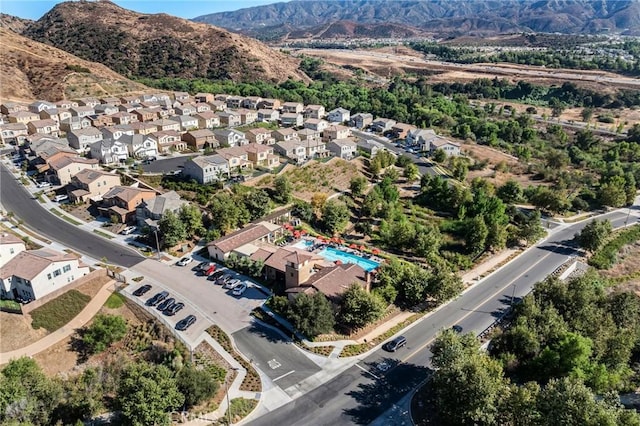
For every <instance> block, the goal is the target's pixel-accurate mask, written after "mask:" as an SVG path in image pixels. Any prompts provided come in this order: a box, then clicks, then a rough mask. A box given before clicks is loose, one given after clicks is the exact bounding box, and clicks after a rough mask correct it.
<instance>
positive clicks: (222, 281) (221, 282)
mask: <svg viewBox="0 0 640 426" xmlns="http://www.w3.org/2000/svg"><path fill="white" fill-rule="evenodd" d="M229 281H231V275H222V276H220V278H218V279H217V280H216V284H218V285H224V284H226V283H228V282H229Z"/></svg>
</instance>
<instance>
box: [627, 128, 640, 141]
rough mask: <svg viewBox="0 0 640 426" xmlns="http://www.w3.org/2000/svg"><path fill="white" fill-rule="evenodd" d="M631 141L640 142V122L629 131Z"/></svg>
mask: <svg viewBox="0 0 640 426" xmlns="http://www.w3.org/2000/svg"><path fill="white" fill-rule="evenodd" d="M627 140H628V141H629V142H640V123H636V124H634V125H633V126H631V128H630V129H629V130H628V131H627Z"/></svg>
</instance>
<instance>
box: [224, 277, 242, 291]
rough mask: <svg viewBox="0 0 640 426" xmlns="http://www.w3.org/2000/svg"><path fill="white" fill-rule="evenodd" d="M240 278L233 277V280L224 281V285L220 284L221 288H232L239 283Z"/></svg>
mask: <svg viewBox="0 0 640 426" xmlns="http://www.w3.org/2000/svg"><path fill="white" fill-rule="evenodd" d="M240 282H241V281H240V280H239V279H234V280H230V281H227V282H225V283H224V285H223V286H222V288H226V289H229V290H231V289H233V288H235V286H237V285H238V284H240Z"/></svg>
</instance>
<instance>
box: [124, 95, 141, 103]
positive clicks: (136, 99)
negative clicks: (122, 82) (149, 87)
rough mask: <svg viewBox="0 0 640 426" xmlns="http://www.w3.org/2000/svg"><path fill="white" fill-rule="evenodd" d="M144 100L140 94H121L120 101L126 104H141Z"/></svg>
mask: <svg viewBox="0 0 640 426" xmlns="http://www.w3.org/2000/svg"><path fill="white" fill-rule="evenodd" d="M141 101H142V99H140V96H135V95H134V96H121V97H120V103H121V104H123V105H125V104H139V103H140V102H141Z"/></svg>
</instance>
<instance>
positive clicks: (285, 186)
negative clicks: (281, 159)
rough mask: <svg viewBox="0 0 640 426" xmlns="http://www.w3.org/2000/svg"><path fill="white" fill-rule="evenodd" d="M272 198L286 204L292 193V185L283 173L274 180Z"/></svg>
mask: <svg viewBox="0 0 640 426" xmlns="http://www.w3.org/2000/svg"><path fill="white" fill-rule="evenodd" d="M273 184H274V194H273V199H274V201H275V202H277V203H280V204H288V203H289V202H290V201H291V197H292V195H293V185H291V181H290V180H289V178H287V177H286V176H285V175H280V176H278V177H277V178H276V179H275V180H274V182H273Z"/></svg>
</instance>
